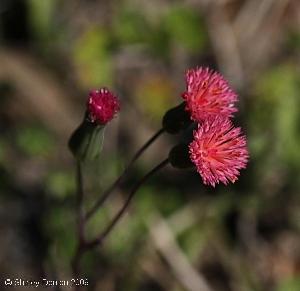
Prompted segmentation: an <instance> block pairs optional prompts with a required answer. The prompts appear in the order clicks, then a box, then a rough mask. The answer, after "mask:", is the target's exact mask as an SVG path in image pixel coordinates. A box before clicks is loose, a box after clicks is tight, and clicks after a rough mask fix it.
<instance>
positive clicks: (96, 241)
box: [86, 158, 169, 248]
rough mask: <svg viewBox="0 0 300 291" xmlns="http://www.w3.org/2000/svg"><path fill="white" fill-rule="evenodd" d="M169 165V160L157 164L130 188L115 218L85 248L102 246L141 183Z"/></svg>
mask: <svg viewBox="0 0 300 291" xmlns="http://www.w3.org/2000/svg"><path fill="white" fill-rule="evenodd" d="M168 163H169V159H168V158H167V159H165V160H164V161H162V162H161V163H160V164H158V165H157V166H156V167H154V168H153V169H152V170H151V171H150V172H148V173H147V174H146V175H145V176H144V177H143V178H142V179H141V180H139V181H138V182H137V183H136V184H135V186H134V187H133V188H132V190H131V192H130V193H129V195H128V197H127V199H126V201H125V203H124V205H123V207H122V208H121V209H120V210H119V212H118V213H117V214H116V216H115V217H114V218H113V220H112V221H111V222H110V224H109V225H108V226H107V227H106V228H105V229H104V231H103V232H102V233H101V234H100V235H99V236H98V237H97V238H96V239H94V240H92V241H91V242H89V243H87V244H86V246H87V247H88V248H93V247H95V246H97V245H100V244H102V242H103V240H104V239H105V238H106V237H107V236H108V235H109V233H110V232H111V231H112V229H113V228H114V227H115V225H116V224H117V222H118V221H119V220H120V219H121V218H122V216H123V214H124V213H125V211H126V209H127V208H128V206H129V204H130V202H131V200H132V198H133V197H134V195H135V193H137V191H138V190H139V188H140V187H141V186H142V184H143V183H145V182H146V180H148V179H149V178H150V177H151V176H152V175H153V174H154V173H156V172H157V171H159V170H160V169H161V168H163V167H164V166H166V165H167V164H168Z"/></svg>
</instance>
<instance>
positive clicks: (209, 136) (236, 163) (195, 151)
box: [189, 116, 249, 187]
mask: <svg viewBox="0 0 300 291" xmlns="http://www.w3.org/2000/svg"><path fill="white" fill-rule="evenodd" d="M189 153H190V158H191V160H192V162H193V163H194V164H195V165H196V168H197V171H198V173H199V174H200V175H201V177H202V179H203V182H204V184H206V185H207V184H210V185H212V186H213V187H215V184H218V183H219V182H220V181H221V182H222V183H224V184H225V185H227V183H228V182H229V181H230V182H232V183H234V182H235V181H236V180H237V177H238V175H239V170H240V169H243V168H245V167H246V164H247V161H248V158H249V154H248V150H247V147H246V137H245V136H244V135H242V133H241V128H240V127H237V128H235V127H234V126H233V124H232V122H231V121H230V120H229V119H228V118H223V117H221V116H219V117H213V118H208V119H206V120H205V121H204V122H203V123H202V125H198V129H197V130H195V131H194V140H193V141H192V142H191V143H190V145H189Z"/></svg>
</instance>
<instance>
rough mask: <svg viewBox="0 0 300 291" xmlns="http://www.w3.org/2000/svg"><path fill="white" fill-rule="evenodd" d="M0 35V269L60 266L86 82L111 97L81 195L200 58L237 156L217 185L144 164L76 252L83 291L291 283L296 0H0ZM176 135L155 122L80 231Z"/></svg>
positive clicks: (298, 93) (299, 257)
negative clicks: (83, 251)
mask: <svg viewBox="0 0 300 291" xmlns="http://www.w3.org/2000/svg"><path fill="white" fill-rule="evenodd" d="M0 41H1V46H0V129H1V135H0V191H1V192H0V194H1V196H0V217H1V220H0V237H1V239H0V275H1V276H0V279H1V280H2V278H6V277H8V278H16V277H21V278H24V279H30V278H32V279H34V278H35V279H37V278H43V277H47V278H49V279H50V278H52V279H53V278H59V279H61V280H63V279H69V278H70V276H71V272H70V258H71V256H72V254H73V251H74V246H75V237H74V229H75V227H74V188H75V181H74V177H73V175H74V173H73V172H74V161H73V159H72V157H71V155H70V153H69V152H68V149H67V140H68V138H69V136H70V134H71V132H72V130H74V129H75V127H76V126H77V125H78V124H79V122H80V121H81V119H82V116H83V113H84V104H85V102H86V97H87V93H88V91H89V90H90V89H91V88H98V87H101V86H108V87H109V88H111V89H112V91H113V92H116V93H117V94H118V96H119V97H120V98H121V102H122V111H121V113H120V115H119V116H118V118H117V119H115V120H114V121H113V122H112V123H111V124H110V125H109V126H108V128H107V129H106V133H105V134H106V139H105V145H104V150H103V151H104V152H103V155H102V156H101V157H100V160H99V161H97V162H96V163H94V164H92V165H89V166H88V167H86V168H85V180H86V191H87V193H88V197H87V198H88V201H87V205H86V206H87V207H88V206H89V205H91V203H92V201H94V200H95V197H98V196H99V195H100V193H101V191H102V190H103V189H105V187H106V186H107V185H108V184H109V183H110V182H111V181H112V180H113V179H114V178H115V177H116V176H117V174H118V173H120V172H121V170H122V169H123V168H124V166H125V165H126V162H127V161H128V159H129V157H130V155H132V154H133V153H134V152H135V151H136V150H137V149H138V147H139V146H140V145H142V144H143V142H144V141H145V140H146V139H147V138H148V137H149V136H150V135H151V134H153V133H154V132H155V131H156V130H157V129H159V128H160V126H161V117H162V115H163V113H164V112H165V111H166V110H167V109H168V108H170V107H172V106H175V105H177V104H178V103H180V102H181V98H180V94H181V92H182V91H183V90H184V72H185V70H186V69H187V68H191V67H195V66H203V65H206V66H211V67H212V68H215V69H218V70H219V71H221V72H222V73H223V74H224V75H225V76H226V78H227V79H228V80H229V81H230V83H231V84H232V86H233V87H234V88H235V89H236V90H237V92H238V93H239V96H240V103H239V109H240V113H239V114H238V116H237V120H238V121H237V123H238V124H241V125H242V126H243V129H244V131H245V132H246V134H247V136H248V144H249V150H250V154H251V159H250V163H249V166H248V168H247V170H245V171H243V172H242V173H241V177H240V179H239V181H238V182H237V183H236V184H234V185H230V186H227V187H225V186H218V187H217V188H216V189H210V188H209V187H204V186H203V185H202V182H201V179H200V177H199V176H198V175H197V174H196V173H194V172H189V171H188V172H184V171H183V172H180V171H176V170H173V169H171V168H167V169H165V170H164V171H162V172H161V173H160V174H159V175H157V176H156V177H153V179H151V180H150V181H149V183H148V184H147V185H145V186H144V187H143V189H141V191H140V192H139V193H138V195H137V197H136V199H135V201H134V202H133V204H132V208H131V209H130V211H129V213H128V215H127V216H126V217H125V218H124V219H123V220H122V221H121V222H120V225H119V226H118V227H117V228H116V229H115V230H114V232H113V233H112V235H111V236H110V238H109V240H108V241H107V242H106V244H105V246H104V247H103V248H102V249H97V250H96V251H94V252H92V253H90V254H89V255H87V256H86V259H85V260H84V262H83V266H84V268H83V269H84V274H83V277H87V278H89V281H90V286H89V288H88V290H101V291H110V290H122V291H123V290H124V291H128V290H141V291H147V290H151V291H152V290H153V291H158V290H175V291H177V290H178V291H179V290H188V291H190V290H191V291H204V290H211V291H213V290H215V291H250V290H251V291H252V290H255V291H256V290H257V291H273V290H274V291H298V290H300V237H299V230H300V215H299V213H300V197H299V194H300V193H299V189H300V150H299V148H300V147H299V145H300V117H299V116H300V74H299V73H300V3H299V1H297V0H198V1H197V0H183V1H170V0H153V1H146V0H139V1H137V0H122V1H101V0H88V1H87V0H86V1H83V0H72V1H71V0H65V1H62V0H23V1H22V0H1V1H0ZM176 140H177V138H176V137H169V136H164V137H163V138H162V139H161V140H160V141H159V142H158V143H157V144H156V145H155V146H153V148H151V150H149V151H148V152H147V154H146V155H145V156H144V158H143V159H141V160H140V161H139V162H138V164H137V166H136V168H135V169H134V171H133V172H132V174H131V176H130V177H129V178H128V182H127V183H126V185H125V186H124V187H123V188H122V189H120V190H119V192H118V193H116V194H117V195H115V196H114V197H112V198H111V199H110V201H109V203H107V206H106V208H105V209H103V210H102V211H101V212H99V214H97V217H95V219H94V220H93V221H92V222H91V224H90V225H89V235H90V236H92V235H93V234H95V233H97V232H98V231H99V230H100V229H101V228H102V227H103V226H104V225H105V224H106V222H107V221H108V220H109V218H111V217H112V215H113V213H115V211H116V210H117V209H118V207H120V205H121V204H122V201H123V199H124V197H125V195H126V193H127V190H128V189H129V187H130V185H131V183H132V181H135V180H136V179H138V177H140V176H141V175H142V173H145V172H146V171H147V169H150V167H152V166H153V165H154V164H156V163H157V162H159V161H160V160H161V159H163V158H164V157H165V156H166V155H167V154H168V151H169V149H170V147H171V145H172V144H174V143H176ZM2 283H3V282H2V281H1V284H2ZM205 286H206V287H205ZM2 288H3V285H1V289H2ZM205 288H206V289H205ZM68 289H69V288H66V290H68ZM9 290H24V288H10V289H9ZM62 290H64V289H63V288H62Z"/></svg>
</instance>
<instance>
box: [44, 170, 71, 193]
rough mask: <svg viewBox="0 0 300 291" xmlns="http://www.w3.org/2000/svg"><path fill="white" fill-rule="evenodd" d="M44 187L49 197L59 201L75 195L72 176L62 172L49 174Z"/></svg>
mask: <svg viewBox="0 0 300 291" xmlns="http://www.w3.org/2000/svg"><path fill="white" fill-rule="evenodd" d="M45 186H46V189H47V191H49V193H50V195H52V196H54V197H57V198H59V199H64V198H67V197H68V196H70V195H73V194H74V193H75V179H74V174H73V173H69V172H63V171H61V172H60V171H55V172H53V173H50V174H49V175H48V177H47V178H46V181H45Z"/></svg>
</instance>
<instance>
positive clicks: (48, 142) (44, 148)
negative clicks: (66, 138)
mask: <svg viewBox="0 0 300 291" xmlns="http://www.w3.org/2000/svg"><path fill="white" fill-rule="evenodd" d="M16 144H17V145H18V146H19V148H20V149H21V150H22V151H23V152H24V154H27V155H29V156H35V157H46V156H49V154H50V153H51V152H52V151H53V150H54V146H55V145H54V141H53V139H52V136H51V135H50V134H49V133H48V132H47V131H46V130H45V128H42V127H39V126H35V125H34V126H28V127H23V128H22V129H19V130H18V131H17V133H16Z"/></svg>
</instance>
